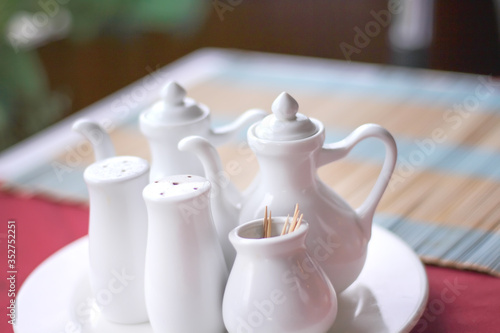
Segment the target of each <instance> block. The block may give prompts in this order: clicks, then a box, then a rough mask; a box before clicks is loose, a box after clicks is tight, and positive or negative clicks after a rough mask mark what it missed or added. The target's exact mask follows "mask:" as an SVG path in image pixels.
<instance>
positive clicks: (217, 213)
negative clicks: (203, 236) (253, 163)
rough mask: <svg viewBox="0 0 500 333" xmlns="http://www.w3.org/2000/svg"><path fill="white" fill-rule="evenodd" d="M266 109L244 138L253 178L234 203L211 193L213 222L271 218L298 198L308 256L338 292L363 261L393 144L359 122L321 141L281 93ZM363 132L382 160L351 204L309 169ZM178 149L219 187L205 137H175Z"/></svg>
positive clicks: (317, 127) (321, 134)
mask: <svg viewBox="0 0 500 333" xmlns="http://www.w3.org/2000/svg"><path fill="white" fill-rule="evenodd" d="M272 111H273V114H272V115H269V116H267V117H266V118H265V119H263V120H262V121H260V122H258V123H256V124H254V125H252V126H251V127H250V128H249V130H248V135H247V138H248V144H249V146H250V148H251V149H252V150H253V151H254V152H255V154H256V156H257V160H258V162H259V166H260V174H259V179H258V180H257V181H256V182H254V184H252V185H251V189H250V191H248V192H247V193H246V195H245V196H244V197H243V199H242V200H241V202H240V203H239V204H238V205H234V204H232V202H234V201H232V200H231V199H230V198H227V197H225V196H224V195H219V196H215V197H214V198H213V200H212V210H213V214H214V221H215V223H216V224H223V223H231V221H232V220H236V219H238V220H239V223H240V224H241V223H245V222H247V221H251V220H254V219H257V218H258V217H259V216H262V215H263V212H264V208H265V206H268V207H269V208H270V209H271V210H272V213H273V215H274V216H279V215H284V216H286V215H287V214H290V213H292V212H293V207H294V205H295V203H299V205H300V210H301V211H302V212H303V213H304V217H305V218H307V220H308V221H309V224H310V229H309V234H308V236H307V240H306V244H307V248H308V251H309V254H310V255H311V256H312V257H313V258H314V259H315V260H316V261H317V262H319V264H320V265H321V267H322V268H323V270H324V271H325V272H326V274H327V275H328V277H329V278H330V280H331V282H332V284H333V286H334V287H335V290H336V291H337V292H341V291H343V290H344V289H345V288H347V287H348V286H349V285H350V284H351V283H352V282H354V280H355V279H356V278H357V276H358V275H359V273H360V272H361V269H362V268H363V265H364V263H365V259H366V250H367V245H368V241H369V240H370V237H371V227H372V219H373V215H374V213H375V209H376V207H377V205H378V203H379V201H380V199H381V197H382V195H383V193H384V191H385V189H386V187H387V184H388V182H389V180H390V178H391V175H392V172H393V170H394V166H395V163H396V159H397V147H396V143H395V141H394V138H393V137H392V135H391V134H390V133H389V132H388V131H387V130H386V129H384V128H382V127H380V126H378V125H375V124H365V125H362V126H360V127H358V128H357V129H355V130H354V131H353V132H352V133H351V134H350V135H349V136H347V137H346V138H345V139H343V140H341V141H339V142H335V143H330V144H324V140H325V129H324V126H323V124H322V123H321V122H320V121H318V120H316V119H313V118H307V117H306V116H304V115H303V114H301V113H298V104H297V102H296V101H295V100H294V99H293V98H292V97H291V96H290V95H288V94H287V93H282V94H281V95H279V96H278V98H277V99H276V100H275V101H274V103H273V105H272ZM369 137H375V138H378V139H380V140H381V141H382V142H383V143H384V145H385V148H386V156H385V161H384V164H383V166H382V170H381V172H380V175H379V177H378V179H377V181H376V183H375V185H374V187H373V189H372V190H371V192H370V194H369V195H368V197H367V198H366V200H365V201H364V202H363V204H362V205H361V206H359V207H358V208H356V209H353V208H351V206H350V205H349V204H348V203H347V202H346V201H345V200H343V199H342V198H341V197H340V196H339V195H338V194H337V193H336V192H335V191H333V190H332V189H331V188H329V187H328V186H327V185H326V184H324V183H323V182H322V181H321V180H320V179H319V178H318V176H317V172H316V171H317V169H318V168H319V167H321V166H323V165H325V164H328V163H331V162H333V161H336V160H338V159H341V158H343V157H345V156H346V155H347V154H348V153H349V152H350V151H351V149H352V148H353V147H354V146H355V145H356V144H357V143H359V142H360V141H362V140H364V139H366V138H369ZM179 149H181V150H188V151H193V152H195V153H196V154H197V155H198V156H199V158H200V159H201V161H202V163H203V165H204V167H205V171H206V172H207V178H208V179H209V180H210V181H211V182H212V184H213V185H214V184H215V185H217V184H218V183H219V184H220V175H221V173H222V172H223V170H221V163H220V158H219V156H218V155H217V154H216V151H215V149H213V147H211V145H210V143H209V142H208V141H207V140H204V139H202V138H199V137H188V138H185V139H183V140H182V141H181V142H179ZM220 187H223V186H220ZM221 192H222V194H225V193H224V192H227V191H224V189H221Z"/></svg>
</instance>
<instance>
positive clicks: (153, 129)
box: [139, 82, 267, 181]
mask: <svg viewBox="0 0 500 333" xmlns="http://www.w3.org/2000/svg"><path fill="white" fill-rule="evenodd" d="M266 115H267V113H266V112H265V111H263V110H258V109H251V110H248V111H246V112H245V113H243V114H242V115H241V116H240V117H239V118H238V119H236V120H235V121H234V122H233V123H231V124H228V125H225V126H223V127H219V128H216V129H212V128H211V124H210V109H209V108H208V107H207V106H205V105H203V104H200V103H196V101H194V100H193V99H191V98H188V97H186V91H185V90H184V88H182V87H181V86H180V85H179V84H177V83H175V82H168V83H167V84H166V85H165V87H164V88H163V90H162V99H161V100H160V101H159V102H157V103H155V104H154V105H153V106H152V107H151V108H149V109H146V110H144V111H143V112H142V113H141V115H140V119H139V123H140V130H141V132H142V134H143V135H144V136H145V137H146V138H147V139H148V141H149V146H150V149H151V155H152V156H151V157H152V158H151V172H150V181H155V180H160V179H162V178H164V177H166V176H172V175H177V174H192V175H198V176H204V172H203V168H202V166H201V164H200V163H199V161H198V159H197V158H196V156H194V155H193V154H191V153H186V152H181V151H179V150H178V149H177V143H178V142H179V140H181V139H182V138H184V137H186V136H189V135H199V136H202V137H204V138H206V139H207V140H209V141H210V142H211V143H213V144H214V145H216V146H219V145H221V144H223V143H226V142H228V141H229V140H230V139H231V138H232V137H234V136H235V135H236V134H238V132H239V131H240V130H241V129H242V128H246V127H247V126H249V125H250V124H252V123H254V122H256V121H258V120H260V119H262V118H264V117H265V116H266Z"/></svg>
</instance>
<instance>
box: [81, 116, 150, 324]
mask: <svg viewBox="0 0 500 333" xmlns="http://www.w3.org/2000/svg"><path fill="white" fill-rule="evenodd" d="M73 129H74V130H75V131H77V132H79V133H81V134H82V135H83V136H85V137H86V138H87V139H88V140H89V141H90V142H91V143H92V145H93V148H94V152H95V155H96V162H95V163H92V164H91V165H90V166H88V167H87V168H86V169H85V172H84V179H85V183H86V184H87V188H88V191H89V206H90V217H89V262H90V274H89V279H90V285H91V287H92V292H93V295H94V298H95V301H96V305H97V306H98V307H99V309H100V310H101V313H102V315H103V316H104V318H106V319H107V320H109V321H112V322H116V323H121V324H137V323H142V322H147V321H148V315H147V311H146V303H145V295H144V263H145V258H146V241H147V232H148V223H147V222H148V221H147V211H146V206H145V203H144V201H143V199H142V190H143V189H144V187H145V186H146V185H147V184H148V178H149V163H148V162H147V161H146V160H144V159H142V158H139V157H135V156H114V148H113V145H112V143H111V140H110V138H109V136H108V134H107V133H106V132H105V131H104V129H103V128H102V127H100V126H99V125H98V124H96V123H94V122H91V121H88V120H84V119H81V120H78V121H76V122H75V123H74V125H73Z"/></svg>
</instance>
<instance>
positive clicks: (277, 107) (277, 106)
mask: <svg viewBox="0 0 500 333" xmlns="http://www.w3.org/2000/svg"><path fill="white" fill-rule="evenodd" d="M271 110H272V111H273V113H274V116H275V117H276V118H277V119H279V120H281V121H286V120H288V121H293V120H296V119H297V112H299V103H297V101H296V100H295V99H294V98H293V97H292V96H290V95H289V94H288V93H287V92H282V93H281V94H280V95H279V96H278V97H277V98H276V99H275V100H274V102H273V105H272V106H271Z"/></svg>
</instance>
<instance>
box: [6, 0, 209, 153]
mask: <svg viewBox="0 0 500 333" xmlns="http://www.w3.org/2000/svg"><path fill="white" fill-rule="evenodd" d="M0 1H1V2H0V150H3V149H5V148H7V147H9V146H10V145H12V144H14V143H16V142H18V141H20V140H22V139H24V138H26V137H28V136H29V135H32V134H33V133H35V132H37V131H39V130H41V129H43V128H45V127H47V126H49V125H51V124H53V123H54V122H56V121H57V120H59V119H61V117H62V116H63V115H64V112H65V110H67V109H68V107H69V106H68V105H69V102H68V97H67V96H64V95H62V94H61V93H58V92H54V91H51V88H50V85H49V80H48V77H47V74H46V72H45V70H44V68H43V64H42V62H41V61H40V59H39V57H38V54H37V50H36V46H38V45H40V42H39V41H38V42H36V41H34V40H33V41H30V38H33V35H34V32H37V31H38V30H41V29H46V28H47V27H48V26H49V24H51V23H52V22H54V21H56V20H57V19H58V18H59V17H60V16H61V15H63V14H65V15H66V16H68V17H70V18H71V21H70V22H71V23H70V28H69V29H68V30H67V31H65V35H64V38H68V39H70V40H72V41H75V42H84V41H89V40H92V39H94V38H96V37H98V36H100V35H102V34H113V35H117V36H123V35H130V34H137V33H142V32H148V31H156V32H164V33H171V34H176V35H184V34H191V33H193V32H195V31H196V30H197V29H198V28H199V27H200V25H201V23H202V22H203V21H204V18H205V16H206V14H207V12H208V8H209V5H210V3H209V2H207V1H202V0H182V1H176V0H105V1H102V0H0ZM68 14H69V15H68ZM19 15H24V16H23V19H19ZM16 19H17V21H18V25H17V26H16V29H17V30H15V31H13V24H12V22H13V21H14V20H16ZM27 32H29V33H27ZM60 37H61V36H57V38H60ZM33 39H34V38H33ZM30 42H33V43H31V45H30ZM47 42H50V38H49V39H48V40H47ZM33 45H35V46H33Z"/></svg>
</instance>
